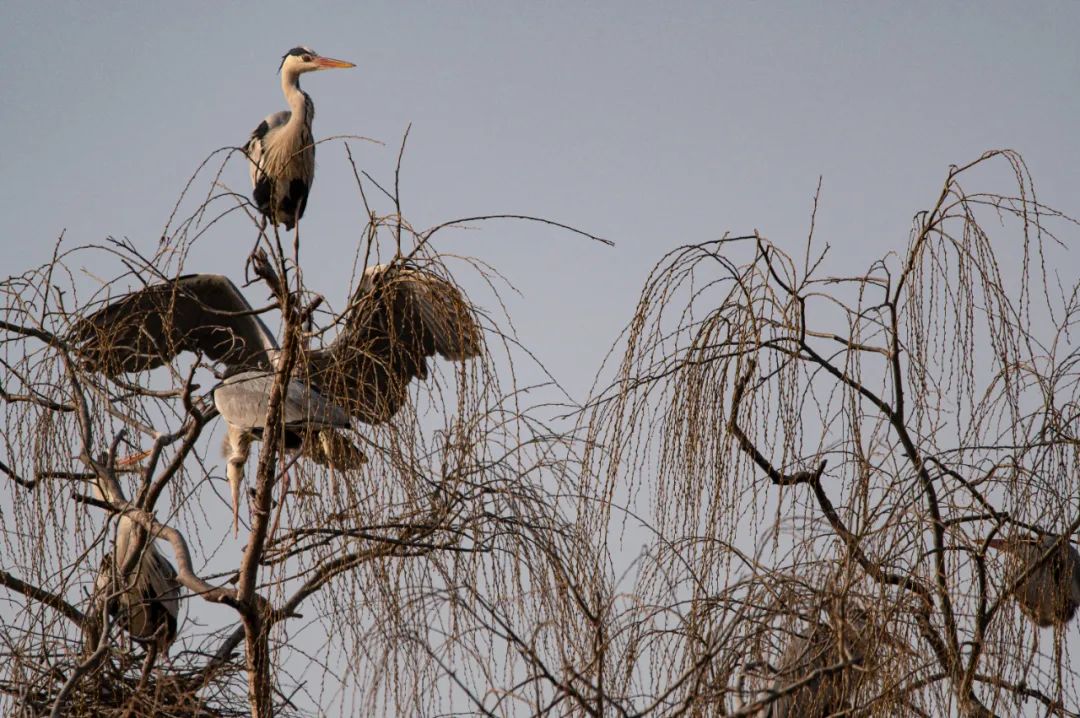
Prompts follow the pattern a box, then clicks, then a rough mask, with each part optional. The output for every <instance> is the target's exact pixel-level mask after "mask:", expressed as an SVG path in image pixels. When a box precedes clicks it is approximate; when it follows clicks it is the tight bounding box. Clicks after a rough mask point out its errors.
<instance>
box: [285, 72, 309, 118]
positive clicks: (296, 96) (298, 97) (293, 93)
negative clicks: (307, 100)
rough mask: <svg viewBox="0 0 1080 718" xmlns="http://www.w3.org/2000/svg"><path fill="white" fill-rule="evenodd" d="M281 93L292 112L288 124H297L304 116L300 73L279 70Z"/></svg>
mask: <svg viewBox="0 0 1080 718" xmlns="http://www.w3.org/2000/svg"><path fill="white" fill-rule="evenodd" d="M281 92H282V94H284V95H285V101H286V102H287V103H289V109H290V110H292V117H291V118H290V119H289V122H290V124H291V123H293V122H299V121H301V120H302V119H303V116H304V93H303V92H301V91H300V73H299V72H297V71H296V70H286V69H284V68H282V70H281Z"/></svg>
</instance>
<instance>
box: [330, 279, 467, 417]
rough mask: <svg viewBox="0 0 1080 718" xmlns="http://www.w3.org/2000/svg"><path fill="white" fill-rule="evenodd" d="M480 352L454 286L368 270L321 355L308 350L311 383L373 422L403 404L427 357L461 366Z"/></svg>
mask: <svg viewBox="0 0 1080 718" xmlns="http://www.w3.org/2000/svg"><path fill="white" fill-rule="evenodd" d="M479 352H480V327H479V325H478V324H477V322H476V319H475V318H474V316H473V313H472V311H471V309H470V307H469V305H468V303H467V302H466V301H465V298H464V297H463V296H462V295H461V292H460V291H458V289H457V288H456V287H454V286H453V285H452V284H450V283H449V282H447V281H446V280H444V279H442V278H440V277H437V276H436V275H434V274H432V273H430V272H427V271H425V270H422V269H418V268H414V267H407V266H389V267H388V266H386V265H377V266H374V267H369V268H368V269H367V270H366V271H365V272H364V276H363V279H362V280H361V282H360V285H359V286H358V287H357V289H356V292H355V293H354V294H353V298H352V301H351V302H350V306H349V310H348V311H347V312H346V315H345V326H344V327H343V329H342V331H341V333H340V334H339V335H338V337H337V338H336V339H335V340H334V342H333V343H332V344H331V346H330V347H329V349H328V350H327V351H325V352H313V353H311V354H310V355H309V356H310V359H311V363H312V371H313V377H312V378H313V380H314V381H315V383H316V384H318V386H319V388H320V390H321V391H322V392H323V393H324V394H326V395H327V396H330V397H332V398H333V399H334V401H336V402H338V403H340V404H342V405H343V406H345V407H346V408H347V409H348V410H349V411H350V413H352V415H353V416H356V417H357V418H359V419H361V420H362V421H366V422H368V423H379V422H382V421H386V420H388V419H389V418H390V417H391V416H393V415H394V414H395V413H396V412H397V410H398V409H399V408H400V406H401V404H402V403H404V401H405V398H406V395H407V387H408V384H409V382H410V381H412V380H413V379H414V378H420V379H426V378H427V375H428V373H427V357H431V356H434V355H436V354H439V355H441V356H443V357H445V358H447V359H452V360H456V361H463V360H465V359H468V358H470V357H473V356H476V355H477V354H479Z"/></svg>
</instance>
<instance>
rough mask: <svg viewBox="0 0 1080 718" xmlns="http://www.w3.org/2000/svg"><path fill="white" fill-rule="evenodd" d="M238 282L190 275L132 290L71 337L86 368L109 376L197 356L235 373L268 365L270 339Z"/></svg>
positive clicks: (78, 327) (83, 323) (82, 324)
mask: <svg viewBox="0 0 1080 718" xmlns="http://www.w3.org/2000/svg"><path fill="white" fill-rule="evenodd" d="M251 311H252V307H251V305H250V304H249V303H248V301H247V300H246V299H245V298H244V295H242V294H241V293H240V290H239V289H237V287H236V285H235V284H233V283H232V282H231V281H230V280H229V279H228V278H227V277H224V276H221V275H216V274H189V275H185V276H182V277H179V278H178V279H176V280H171V281H167V282H163V283H161V284H155V285H151V286H149V287H147V288H145V289H143V290H140V291H136V292H132V293H131V294H128V295H125V296H123V297H121V298H120V299H118V300H116V301H114V302H112V303H110V304H108V305H107V306H105V307H103V308H102V309H99V310H98V311H96V312H94V313H93V314H91V315H90V316H88V317H86V318H85V319H82V320H81V321H79V322H78V323H77V324H76V325H75V327H74V329H73V330H72V332H71V334H70V335H69V339H70V340H71V341H72V343H73V344H74V345H76V346H77V347H78V348H79V351H80V353H81V355H82V358H83V359H84V360H85V361H86V363H87V365H88V366H89V367H90V368H91V369H93V370H95V371H101V372H104V373H105V374H107V375H109V376H116V375H118V374H121V373H123V372H136V371H144V370H147V369H153V368H155V367H158V366H161V365H163V364H165V363H167V362H169V361H171V360H172V359H173V358H174V357H176V356H177V355H178V354H180V353H181V352H184V351H190V352H202V353H203V354H204V355H206V356H207V357H209V358H210V359H212V360H214V361H216V362H221V363H222V364H225V365H226V366H227V367H230V368H231V369H233V370H242V369H251V368H267V367H269V366H270V359H269V356H268V352H270V350H273V349H276V348H277V342H276V341H275V340H274V336H273V334H271V333H270V330H269V329H267V327H266V325H265V324H264V323H263V321H262V320H261V319H260V318H259V317H258V316H256V315H254V314H244V312H251Z"/></svg>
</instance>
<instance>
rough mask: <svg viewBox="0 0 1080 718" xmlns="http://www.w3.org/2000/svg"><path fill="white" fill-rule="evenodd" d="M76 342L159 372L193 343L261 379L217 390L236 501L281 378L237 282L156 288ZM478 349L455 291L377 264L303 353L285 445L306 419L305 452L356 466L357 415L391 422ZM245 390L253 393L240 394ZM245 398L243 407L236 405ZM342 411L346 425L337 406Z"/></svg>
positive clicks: (79, 333) (188, 279)
mask: <svg viewBox="0 0 1080 718" xmlns="http://www.w3.org/2000/svg"><path fill="white" fill-rule="evenodd" d="M69 338H70V340H71V341H72V343H73V344H74V345H75V346H76V347H77V348H78V350H79V352H80V354H81V357H82V359H83V361H84V362H85V364H86V365H87V366H88V368H90V369H91V370H94V371H100V372H102V373H104V374H106V375H108V376H117V375H119V374H122V373H124V372H136V371H143V370H147V369H152V368H154V367H158V366H161V365H163V364H165V363H166V362H168V361H171V360H172V359H173V358H174V357H175V356H177V355H178V354H180V353H181V352H185V351H188V352H199V353H201V354H203V355H204V356H206V357H208V358H209V359H211V360H213V361H215V362H219V363H221V364H223V365H224V366H225V374H226V376H227V377H229V376H231V375H237V374H240V373H241V372H255V373H256V374H259V375H261V376H263V377H264V379H262V380H259V381H254V380H253V379H254V375H248V377H249V378H248V380H247V381H244V382H242V383H240V382H237V381H232V382H230V380H229V379H228V378H227V379H226V380H225V382H224V383H223V384H222V385H221V386H219V387H218V388H217V390H216V391H215V392H214V400H215V404H216V405H217V408H218V410H219V411H220V413H221V414H222V416H223V417H224V418H225V421H226V422H227V423H228V424H229V432H228V437H227V441H228V452H227V454H228V456H229V467H228V475H229V479H230V484H231V485H232V486H231V488H232V489H233V497H234V501H235V499H236V497H237V495H238V491H239V489H238V482H239V481H240V479H241V478H242V468H243V463H244V458H246V457H247V455H248V451H249V447H248V445H249V444H250V442H251V440H252V438H255V437H256V436H257V432H255V431H254V429H257V428H259V427H261V426H262V421H263V419H264V417H265V412H266V405H265V393H266V392H269V387H270V386H271V383H270V381H269V380H268V379H267V378H265V377H266V375H267V373H268V372H271V371H272V370H273V369H274V368H275V366H276V361H277V354H278V346H277V342H276V341H275V340H274V336H273V335H272V334H271V333H270V331H269V330H268V329H267V328H266V325H265V324H264V323H263V322H262V320H260V319H259V317H258V316H257V315H256V314H255V313H254V310H253V309H252V307H251V305H250V304H249V303H248V302H247V300H246V299H245V298H244V296H243V295H242V294H241V293H240V291H239V290H238V289H237V288H236V285H234V284H233V283H232V282H231V281H230V280H229V279H228V278H226V277H223V276H221V275H215V274H190V275H186V276H182V277H179V278H177V279H175V280H172V281H167V282H163V283H160V284H155V285H151V286H148V287H146V288H145V289H142V290H139V291H136V292H133V293H131V294H128V295H126V296H123V297H121V298H120V299H117V300H116V301H114V302H112V303H111V304H108V305H107V306H105V307H103V308H102V309H100V310H98V311H96V312H94V313H93V314H91V315H90V316H88V317H86V318H85V319H83V320H81V321H80V322H79V323H78V324H76V326H75V327H74V328H73V330H72V332H71V334H70V335H69ZM479 351H480V328H479V326H478V325H477V324H476V321H475V319H474V318H473V316H472V313H471V312H470V310H469V307H468V305H467V304H466V302H465V299H464V298H463V297H462V296H461V293H460V292H459V291H458V290H457V288H455V287H454V286H453V285H451V284H450V283H448V282H446V281H445V280H443V279H441V278H439V277H437V276H436V275H434V274H432V273H431V272H428V271H426V270H423V269H420V268H418V267H414V266H410V265H407V264H403V263H399V264H392V265H376V266H372V267H369V268H368V269H367V270H365V272H364V275H363V277H362V278H361V281H360V283H359V285H358V286H357V288H356V291H355V292H354V293H353V295H352V297H351V299H350V302H349V305H348V309H347V310H346V311H345V313H344V317H343V321H342V328H341V330H340V331H339V332H338V335H337V336H336V337H335V338H334V340H333V341H332V342H331V343H330V344H329V345H327V346H326V347H325V348H319V349H304V350H303V355H302V356H301V357H300V360H299V362H298V365H297V369H296V371H297V375H296V378H294V379H293V381H291V382H290V383H289V386H288V391H287V400H286V412H287V413H286V422H287V423H288V422H289V421H290V419H289V418H288V417H289V416H290V415H289V414H288V411H290V410H291V411H294V412H295V413H294V414H292V416H294V417H296V419H295V422H294V423H293V425H292V426H291V427H287V428H288V429H289V432H287V434H288V433H291V434H292V435H293V436H292V438H290V437H289V436H287V437H286V440H287V445H288V444H289V442H292V443H294V444H295V441H296V439H297V438H298V436H299V434H300V432H299V429H300V426H301V425H303V424H308V426H309V428H310V429H311V430H312V431H314V432H317V439H318V440H317V441H306V442H302V445H301V447H300V450H301V452H303V453H304V454H305V455H307V456H308V457H310V458H312V459H314V460H316V461H319V462H320V463H323V464H326V465H329V466H331V467H342V468H348V467H349V466H354V465H356V464H357V463H359V462H361V461H363V454H362V452H361V451H360V450H359V449H358V448H356V447H355V446H354V445H353V444H352V442H351V441H349V440H348V439H347V438H346V437H345V436H343V435H342V434H340V433H339V432H338V427H341V428H343V427H344V426H345V425H346V424H347V420H348V417H350V416H351V417H354V418H356V419H359V420H360V421H363V422H365V423H368V424H378V423H382V422H385V421H387V420H389V419H390V418H391V417H392V416H393V415H394V414H395V413H396V412H397V411H398V409H399V408H400V407H401V406H402V404H403V403H404V402H405V400H406V398H407V395H408V384H409V383H410V382H411V381H412V380H413V379H414V378H419V379H426V378H427V376H428V368H427V358H428V357H431V356H434V355H436V354H439V355H441V356H443V357H445V358H447V359H451V360H457V361H464V360H466V359H468V358H470V357H473V356H476V355H477V354H478V353H479ZM256 390H258V391H264V395H263V397H262V398H261V399H260V398H253V396H255V395H257V393H258V391H256ZM240 393H243V394H244V395H245V396H244V398H243V400H242V401H241V400H240V399H234V397H237V396H238V395H239V394H240ZM233 402H235V403H233ZM260 402H262V403H260ZM226 404H228V406H226ZM240 404H243V406H244V407H245V409H244V411H243V412H238V411H236V410H234V406H239V405H240ZM328 405H336V406H334V407H330V406H328ZM289 406H292V407H293V408H292V409H289ZM341 409H343V410H344V412H342V413H343V414H344V418H345V421H344V422H343V421H342V420H341V419H342V415H341V414H339V413H337V412H338V411H340V410H341ZM260 411H261V412H262V413H261V414H259V415H258V416H256V414H258V413H259V412H260ZM234 422H235V423H234ZM235 511H236V507H235V506H234V513H235Z"/></svg>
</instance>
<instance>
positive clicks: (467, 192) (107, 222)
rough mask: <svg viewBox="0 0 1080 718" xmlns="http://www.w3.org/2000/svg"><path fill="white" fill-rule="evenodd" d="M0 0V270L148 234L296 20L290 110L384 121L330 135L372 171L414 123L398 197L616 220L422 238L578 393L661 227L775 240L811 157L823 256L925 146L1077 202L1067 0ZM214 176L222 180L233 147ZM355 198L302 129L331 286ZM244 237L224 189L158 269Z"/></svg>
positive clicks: (897, 226) (888, 225)
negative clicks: (1022, 165)
mask: <svg viewBox="0 0 1080 718" xmlns="http://www.w3.org/2000/svg"><path fill="white" fill-rule="evenodd" d="M0 3H2V4H0V67H2V75H3V80H2V84H0V88H2V94H3V97H2V99H0V128H2V129H3V134H2V138H3V141H4V146H3V148H2V149H0V189H2V191H0V216H3V217H4V218H5V226H4V231H3V232H2V233H0V256H2V257H3V261H2V264H0V273H2V274H4V275H7V274H16V273H20V272H22V271H23V270H25V269H28V268H30V267H32V266H37V265H39V264H42V263H44V262H45V261H47V260H48V258H49V256H50V254H51V252H52V247H53V243H54V241H55V239H56V238H57V236H58V235H59V234H60V233H61V231H65V232H66V237H67V239H68V241H69V242H70V243H72V244H81V243H87V242H95V241H101V240H102V239H104V238H105V237H107V236H115V237H126V238H128V239H130V240H131V241H133V242H134V243H135V244H136V245H138V246H140V247H142V248H144V249H145V251H147V252H151V251H152V250H153V248H154V247H155V246H156V244H157V241H158V238H159V237H160V235H161V231H162V228H163V227H164V225H165V223H166V220H167V218H168V216H169V213H170V212H171V210H172V207H173V205H174V203H175V201H176V198H177V196H178V194H179V192H180V191H181V189H182V188H183V186H184V184H185V182H186V181H187V179H188V177H189V176H190V175H191V174H192V172H193V171H194V170H195V168H196V167H197V166H198V164H199V163H200V162H201V161H202V160H203V159H204V158H205V157H206V156H207V155H208V154H209V153H210V152H212V151H213V150H215V149H217V148H219V147H223V146H227V145H241V144H243V143H244V142H245V141H246V139H247V137H248V135H249V133H250V132H251V130H252V129H253V128H254V127H255V126H256V125H257V124H258V123H259V121H260V120H261V119H262V118H263V117H264V116H265V115H267V114H269V113H270V112H274V111H277V110H280V109H285V104H284V100H283V98H282V96H281V91H280V86H279V79H278V76H277V75H276V69H277V67H278V63H279V61H280V57H281V55H282V54H283V53H284V52H285V51H286V50H288V49H289V48H290V47H293V46H295V45H298V44H304V45H308V46H310V47H312V48H314V49H315V50H317V51H319V52H320V53H322V54H325V55H328V56H331V57H336V58H341V59H345V60H350V61H352V62H355V63H356V65H357V68H356V69H354V70H348V71H334V72H324V73H317V74H314V75H307V76H305V77H304V80H303V84H304V89H305V90H306V91H308V92H309V93H310V94H311V95H312V97H313V98H314V101H315V105H316V110H317V116H316V121H315V135H316V137H317V138H319V137H327V136H330V135H336V134H345V133H349V134H359V135H365V136H367V137H371V138H374V139H376V140H379V141H381V142H383V143H385V144H384V145H378V144H364V143H353V150H354V155H355V157H356V159H357V161H358V163H359V165H360V166H361V168H362V169H366V170H368V171H369V172H371V173H372V174H373V175H374V176H375V177H377V178H379V179H380V180H388V179H390V178H391V177H392V170H393V166H394V162H395V159H396V156H397V147H398V144H399V143H400V140H401V136H402V133H403V132H404V130H405V128H406V126H407V125H408V124H409V123H412V132H411V135H410V139H409V145H408V150H407V153H406V157H405V163H404V174H403V179H402V186H401V187H402V195H403V200H404V210H405V213H406V214H407V215H408V216H409V217H410V218H411V220H412V222H413V224H414V225H416V226H418V227H425V226H430V225H433V224H436V223H438V222H441V221H444V220H448V219H452V218H456V217H463V216H470V215H476V214H488V213H527V214H534V215H542V216H545V217H549V218H552V219H555V220H558V221H561V222H564V223H567V224H571V225H575V226H578V227H581V228H582V229H585V230H588V231H590V232H592V233H595V234H598V235H601V236H604V237H607V238H609V239H611V240H614V241H615V242H616V243H617V246H616V247H615V248H613V249H612V248H606V247H603V246H600V245H598V244H594V243H590V242H587V241H584V240H581V239H579V238H577V237H574V236H572V235H570V234H567V233H565V232H559V231H554V230H552V229H550V228H545V227H539V226H529V225H525V224H517V223H501V224H489V225H484V226H483V227H481V228H480V231H475V232H457V233H454V234H446V235H443V236H442V242H441V243H438V244H437V248H439V249H440V250H442V251H447V252H454V253H460V254H466V255H471V256H475V257H477V258H479V259H481V260H483V261H485V262H488V263H490V264H491V265H493V266H494V267H495V268H497V269H498V270H499V271H500V272H501V273H502V274H504V275H505V276H506V277H507V279H508V280H509V281H510V282H512V283H513V284H514V285H515V286H516V287H517V288H518V289H519V290H520V292H521V295H520V296H514V295H510V294H507V295H506V297H505V298H506V299H507V302H508V308H509V311H510V313H511V316H512V317H513V319H514V323H515V326H516V328H517V330H518V332H519V335H520V337H521V339H522V341H523V342H524V343H525V345H526V346H528V347H529V348H530V349H532V350H533V351H534V352H535V353H536V354H537V356H538V357H539V358H540V359H541V360H542V361H543V362H544V363H545V365H546V366H547V367H548V369H549V370H550V371H551V373H552V374H553V375H554V376H555V377H556V378H557V379H558V380H559V381H560V382H561V383H562V384H563V385H564V386H565V387H566V388H567V389H568V390H569V391H570V392H571V394H572V395H574V396H575V397H576V398H581V397H582V396H583V395H584V393H585V391H586V390H587V389H588V387H589V386H590V385H591V383H592V379H593V376H594V374H595V372H596V370H597V368H598V366H599V362H600V360H601V359H602V357H603V356H604V354H605V353H606V351H607V349H608V347H609V346H610V344H611V342H612V341H613V340H614V339H615V337H616V335H617V334H618V332H619V330H620V329H621V328H622V326H623V325H624V324H625V323H626V321H627V320H628V319H629V317H630V315H631V313H632V310H633V306H634V302H635V301H636V299H637V295H638V291H639V289H640V287H641V285H642V282H643V280H644V278H645V276H646V275H647V273H648V272H649V270H650V269H651V268H652V266H653V265H654V263H655V262H656V261H657V260H658V259H659V258H660V257H661V255H662V254H663V253H664V252H666V251H668V250H670V249H672V248H674V247H675V246H677V245H679V244H683V243H691V242H699V241H704V240H707V239H713V238H717V237H719V236H720V235H722V234H723V233H724V232H727V231H731V232H733V233H735V234H742V233H746V232H750V231H752V230H754V229H755V228H756V229H759V230H760V231H761V232H762V233H763V234H765V235H766V236H768V237H769V238H770V239H771V240H772V241H774V242H775V243H777V244H779V245H780V246H781V247H783V248H786V249H787V250H788V251H789V252H791V253H792V254H798V253H799V252H800V251H801V249H802V247H803V246H804V244H805V238H806V232H807V229H808V226H809V215H810V209H811V201H812V198H813V194H814V190H815V187H816V186H817V182H818V177H819V176H823V190H822V200H821V206H820V209H819V212H818V217H817V230H816V231H817V236H818V237H819V238H820V239H821V240H822V241H827V242H828V243H829V244H830V245H832V247H833V250H834V255H833V256H832V259H831V265H830V273H835V274H839V273H843V272H854V271H859V270H861V269H863V268H865V267H866V266H867V265H868V264H869V263H870V262H871V261H872V260H873V259H875V258H878V257H880V256H881V255H882V254H884V253H885V252H888V251H890V250H895V251H902V250H903V249H904V247H905V246H906V242H907V237H908V230H909V226H910V221H911V217H912V215H913V214H914V213H915V212H916V211H918V210H920V209H922V208H925V207H927V205H928V204H930V203H931V202H932V201H933V200H934V199H936V196H937V193H938V192H939V190H940V187H941V183H942V181H943V180H944V177H945V174H946V171H947V168H948V166H949V165H950V164H954V163H956V164H960V163H964V162H967V161H970V160H972V159H974V158H976V157H977V156H978V155H979V154H981V153H982V152H983V151H985V150H989V149H995V148H1004V147H1008V148H1013V149H1016V150H1018V151H1020V152H1021V153H1022V154H1023V156H1024V157H1025V159H1026V160H1027V162H1028V164H1029V166H1030V169H1031V171H1032V173H1033V176H1034V178H1035V182H1036V187H1037V188H1038V189H1039V191H1040V199H1041V200H1043V201H1045V202H1046V203H1048V204H1050V205H1054V206H1057V207H1059V208H1061V209H1063V210H1065V211H1066V212H1068V213H1070V214H1073V215H1076V214H1080V133H1078V132H1077V128H1078V118H1080V92H1078V91H1077V88H1078V87H1080V42H1078V41H1077V31H1078V28H1080V2H1043V3H1015V2H978V3H976V2H950V3H941V2H894V3H888V4H886V3H869V2H859V3H856V2H828V3H810V2H789V3H769V2H754V3H751V2H726V3H722V2H701V3H690V2H680V3H662V2H652V3H643V2H634V3H631V2H589V3H570V2H546V3H527V4H526V3H511V2H487V3H480V2H427V3H424V2H379V1H371V2H363V3H340V4H333V3H320V2H298V1H295V0H294V1H293V2H272V1H270V0H265V1H263V2H257V3H245V2H234V3H219V2H213V3H211V2H196V3H154V2H146V3H135V2H124V3H120V2H55V3H44V2H13V1H12V0H0ZM222 179H223V181H224V182H226V183H227V184H229V185H230V186H231V187H232V188H234V189H237V190H239V191H243V192H247V191H248V188H249V186H250V185H249V180H248V176H247V167H246V164H245V163H244V162H243V161H242V158H236V159H235V160H234V161H233V162H232V163H231V164H230V165H229V167H228V168H227V169H226V172H225V175H224V176H223V178H222ZM1007 187H1008V185H1004V184H998V185H995V186H994V187H993V189H999V190H1001V189H1006V188H1007ZM198 190H199V191H200V192H201V193H205V192H206V190H207V186H206V183H205V182H204V183H203V184H202V185H201V186H200V187H199V188H198ZM363 219H364V217H363V209H362V205H361V204H360V201H359V197H358V196H357V193H356V189H355V184H354V182H353V180H352V175H351V170H350V169H349V167H348V165H347V162H346V158H345V154H344V150H343V149H342V147H341V145H340V144H324V145H322V146H321V147H320V148H319V156H318V172H317V176H316V181H315V184H314V187H313V190H312V195H311V200H310V203H309V205H308V210H307V214H306V215H305V217H304V221H303V225H302V226H303V232H304V238H305V240H304V241H305V244H304V247H305V255H304V257H305V259H304V261H305V266H306V267H307V270H308V276H307V280H308V283H309V285H310V286H311V288H313V289H315V290H317V291H320V292H323V293H325V294H326V295H327V296H328V298H330V299H331V300H334V301H337V302H339V303H340V301H341V300H342V299H343V296H344V293H345V287H346V286H347V282H348V279H349V275H350V273H351V269H352V266H351V257H352V254H353V252H354V251H355V248H356V243H357V240H358V238H359V230H360V228H361V226H362V222H363ZM253 239H254V236H253V232H252V228H251V225H250V223H249V222H248V221H247V220H246V219H244V218H242V217H239V216H237V217H232V218H229V219H227V220H226V221H225V222H223V223H222V224H220V225H218V226H216V227H215V228H214V229H213V230H211V232H210V233H209V234H208V235H207V237H206V238H205V239H204V240H201V241H200V243H199V245H198V246H197V248H196V250H195V251H194V252H193V254H192V256H191V258H190V259H189V261H188V263H187V265H186V269H187V271H219V272H222V273H225V274H228V275H230V276H233V277H234V278H239V276H240V275H241V274H242V269H243V261H244V258H245V257H246V255H247V253H248V251H249V250H250V248H251V245H252V242H253ZM345 258H348V261H346V260H345ZM313 268H315V269H317V271H312V270H313ZM113 270H114V271H113V274H115V273H117V272H118V271H119V270H120V268H119V266H118V265H117V266H114V267H113ZM462 278H463V279H464V280H465V283H466V288H467V289H476V290H477V298H478V300H479V301H480V302H481V303H482V304H483V303H484V302H485V298H484V295H483V294H482V292H481V291H480V290H481V285H480V284H479V282H478V280H477V278H476V277H475V275H468V274H465V275H463V277H462ZM470 282H474V283H473V284H470ZM487 296H490V295H487ZM252 300H253V301H255V300H256V298H255V297H252ZM489 308H494V307H489Z"/></svg>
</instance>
